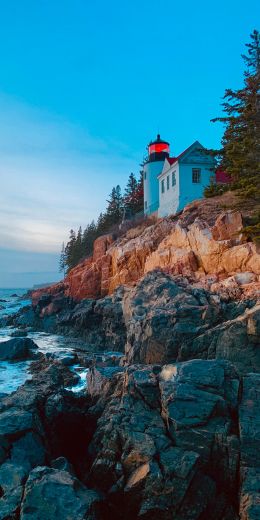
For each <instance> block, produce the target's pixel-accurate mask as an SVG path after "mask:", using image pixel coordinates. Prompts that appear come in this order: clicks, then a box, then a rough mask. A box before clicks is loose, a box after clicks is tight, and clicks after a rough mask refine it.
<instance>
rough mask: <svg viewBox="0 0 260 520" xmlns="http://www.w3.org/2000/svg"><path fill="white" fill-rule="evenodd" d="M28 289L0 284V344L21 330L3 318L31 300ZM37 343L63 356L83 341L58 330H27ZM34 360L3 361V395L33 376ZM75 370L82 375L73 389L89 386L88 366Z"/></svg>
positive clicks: (0, 383)
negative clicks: (31, 365) (87, 382)
mask: <svg viewBox="0 0 260 520" xmlns="http://www.w3.org/2000/svg"><path fill="white" fill-rule="evenodd" d="M26 293H27V290H26V289H13V288H12V289H1V288H0V344H1V343H2V342H4V341H8V340H10V339H12V334H13V333H14V332H15V331H16V330H17V329H16V328H15V327H13V326H8V325H6V324H4V320H3V321H2V325H1V318H3V317H4V316H11V315H12V314H16V313H17V312H18V311H19V310H20V309H21V308H23V307H27V306H28V305H30V304H31V300H30V299H29V298H28V297H26V296H25V298H22V297H23V296H24V295H26ZM27 336H28V338H31V339H33V340H34V341H35V343H36V344H37V346H38V348H39V351H40V352H42V353H43V354H45V355H46V354H55V355H56V356H57V357H59V356H60V357H62V356H63V355H64V354H65V355H66V353H68V352H71V351H72V352H73V351H74V349H75V348H77V347H79V346H80V343H81V341H80V340H77V339H74V340H73V338H70V337H64V336H61V335H57V334H48V333H46V332H37V331H31V332H28V334H27ZM30 364H31V361H16V362H10V361H0V395H1V394H2V395H6V394H10V393H12V392H14V391H15V390H17V388H18V387H19V386H21V385H22V384H23V383H24V382H25V381H26V380H27V379H30V378H31V374H30V371H29V367H30ZM71 369H72V371H73V372H74V373H76V374H77V376H78V383H77V384H75V386H74V387H73V388H71V390H73V391H74V392H80V391H81V390H82V389H84V388H85V386H86V373H87V371H88V369H86V368H85V367H81V366H80V365H74V366H72V367H71Z"/></svg>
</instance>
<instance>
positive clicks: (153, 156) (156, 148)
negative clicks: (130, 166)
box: [148, 134, 170, 162]
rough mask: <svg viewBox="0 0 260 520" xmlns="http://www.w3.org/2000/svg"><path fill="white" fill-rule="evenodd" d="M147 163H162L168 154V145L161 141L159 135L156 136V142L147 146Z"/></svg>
mask: <svg viewBox="0 0 260 520" xmlns="http://www.w3.org/2000/svg"><path fill="white" fill-rule="evenodd" d="M148 152H149V162H153V161H164V159H165V158H166V157H169V154H170V145H169V143H167V141H163V140H162V139H161V136H160V134H158V135H157V139H156V141H152V142H151V143H150V144H149V145H148Z"/></svg>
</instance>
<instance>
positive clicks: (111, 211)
mask: <svg viewBox="0 0 260 520" xmlns="http://www.w3.org/2000/svg"><path fill="white" fill-rule="evenodd" d="M107 203H108V205H107V210H106V213H105V221H104V223H105V228H106V230H107V231H108V229H109V227H111V226H113V225H114V224H118V223H119V222H120V221H121V219H122V216H123V198H122V194H121V188H120V186H119V185H117V186H116V187H115V188H113V189H112V191H111V193H110V195H109V199H108V201H107Z"/></svg>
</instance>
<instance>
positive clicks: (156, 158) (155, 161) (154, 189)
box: [144, 134, 170, 215]
mask: <svg viewBox="0 0 260 520" xmlns="http://www.w3.org/2000/svg"><path fill="white" fill-rule="evenodd" d="M169 153H170V145H169V143H167V141H163V140H162V139H161V136H160V134H158V135H157V139H156V140H155V141H152V142H151V143H150V144H149V145H148V158H147V161H146V162H145V164H144V213H145V215H151V214H153V213H156V212H157V211H158V208H159V190H158V175H160V173H161V172H162V169H163V165H164V161H165V159H166V158H168V157H169Z"/></svg>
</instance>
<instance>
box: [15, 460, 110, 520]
mask: <svg viewBox="0 0 260 520" xmlns="http://www.w3.org/2000/svg"><path fill="white" fill-rule="evenodd" d="M99 501H100V496H99V494H98V493H97V492H96V491H93V490H90V489H87V488H86V487H85V486H83V484H81V483H80V482H79V480H77V479H76V478H75V477H73V476H72V475H71V474H70V473H68V472H67V471H63V470H58V469H55V468H48V467H44V466H39V467H37V468H35V469H33V470H32V471H31V473H30V475H29V478H28V480H27V482H26V485H25V492H24V497H23V501H22V506H21V515H20V518H21V520H43V518H44V520H54V519H56V520H71V519H77V520H87V519H89V520H94V519H95V518H96V516H95V506H96V505H97V503H98V502H99Z"/></svg>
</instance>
